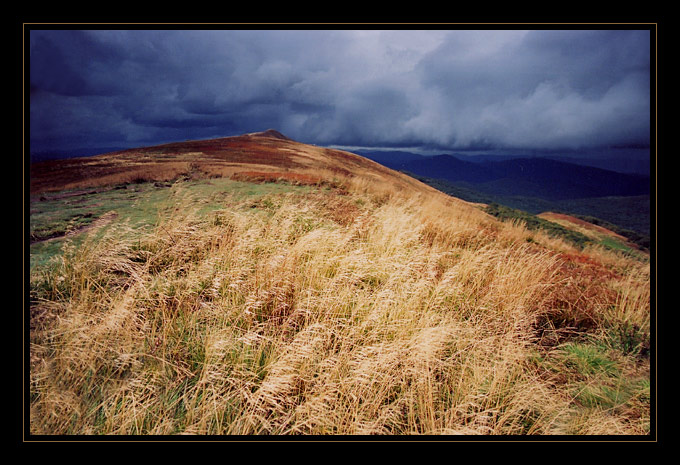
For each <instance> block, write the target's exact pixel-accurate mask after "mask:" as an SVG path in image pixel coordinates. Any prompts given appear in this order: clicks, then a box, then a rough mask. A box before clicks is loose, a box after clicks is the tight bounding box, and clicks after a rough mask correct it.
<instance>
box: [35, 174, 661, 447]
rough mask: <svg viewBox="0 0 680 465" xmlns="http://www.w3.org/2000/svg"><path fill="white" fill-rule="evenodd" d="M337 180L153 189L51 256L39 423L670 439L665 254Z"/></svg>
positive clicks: (39, 311)
mask: <svg viewBox="0 0 680 465" xmlns="http://www.w3.org/2000/svg"><path fill="white" fill-rule="evenodd" d="M338 176H339V175H338ZM336 181H337V182H336V183H335V185H334V187H329V186H305V187H296V186H292V185H289V184H285V183H277V184H272V183H266V184H252V183H247V182H236V181H231V180H228V179H211V180H196V181H180V182H177V183H176V184H175V185H174V186H173V187H171V188H165V189H156V188H152V187H151V186H150V185H144V184H140V185H139V187H140V190H139V192H138V193H137V195H138V197H137V198H136V199H129V200H130V202H132V203H130V204H126V203H125V202H122V201H121V203H120V204H117V205H116V209H117V211H118V213H119V215H118V216H117V217H116V218H115V220H114V221H112V222H110V223H108V224H106V225H104V226H102V227H101V228H99V229H96V230H95V229H93V230H90V231H87V232H86V233H83V234H82V235H80V236H74V238H72V239H70V240H68V241H66V245H65V246H64V247H63V249H62V250H61V251H60V252H59V255H55V256H54V258H53V259H52V260H44V261H41V262H40V264H38V263H37V262H36V266H34V267H33V269H32V274H31V308H30V310H31V354H30V355H31V357H30V359H31V366H30V368H31V369H30V375H31V389H30V390H31V395H30V407H31V431H32V432H33V433H45V434H177V433H188V434H470V435H473V434H628V435H631V434H647V433H648V432H649V422H650V417H649V410H650V380H649V359H648V350H649V337H650V326H649V310H650V308H649V304H650V302H649V292H650V283H649V264H648V263H643V262H640V261H637V260H633V259H631V258H627V257H625V256H622V255H617V254H613V253H611V252H608V251H606V250H603V249H601V248H596V247H587V248H586V249H585V250H579V249H577V248H575V247H574V246H572V245H570V244H569V243H566V242H564V241H562V240H560V239H557V238H553V237H550V236H548V235H547V234H544V233H541V232H540V231H538V232H533V231H528V230H527V229H526V228H525V227H524V226H523V225H519V224H513V223H510V222H505V223H502V222H499V221H497V220H496V219H494V218H492V217H490V216H488V215H486V214H485V213H483V212H482V211H480V210H479V209H478V208H475V207H473V206H471V205H468V204H465V203H464V202H460V201H457V200H456V199H452V198H448V197H446V196H444V195H441V194H440V195H438V194H437V193H436V192H429V191H427V190H422V191H419V192H420V193H416V192H414V191H410V190H408V189H406V188H405V187H402V188H399V189H398V188H395V187H394V186H395V185H394V184H389V185H387V184H382V183H377V182H376V181H375V178H374V177H372V176H370V173H367V175H366V176H354V177H352V178H345V177H341V176H339V177H338V180H336ZM111 192H113V191H111ZM96 195H103V193H102V194H96ZM111 195H113V194H111ZM93 200H94V198H93ZM118 200H120V199H118ZM110 201H111V202H112V203H113V202H115V201H116V200H114V199H112V200H110ZM95 203H97V202H95ZM101 203H103V204H105V203H106V202H104V201H102V202H101ZM140 208H143V209H145V210H143V211H142V210H139V209H140ZM158 213H160V214H158ZM151 218H153V220H151ZM76 237H77V238H78V241H79V242H78V243H75V238H76ZM529 238H531V241H529V240H528V239H529ZM35 245H38V244H34V246H35ZM34 254H35V255H36V256H38V255H39V254H40V252H39V251H38V250H35V251H34V249H32V258H33V255H34Z"/></svg>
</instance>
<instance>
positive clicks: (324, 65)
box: [29, 30, 650, 150]
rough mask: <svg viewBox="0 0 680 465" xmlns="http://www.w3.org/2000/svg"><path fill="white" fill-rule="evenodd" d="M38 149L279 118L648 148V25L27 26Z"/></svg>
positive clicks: (546, 143) (531, 143) (334, 132)
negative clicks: (130, 28)
mask: <svg viewBox="0 0 680 465" xmlns="http://www.w3.org/2000/svg"><path fill="white" fill-rule="evenodd" d="M29 47H30V49H29V53H30V86H31V92H30V121H31V125H30V139H31V148H32V150H50V149H53V150H65V149H69V148H77V147H104V146H135V145H144V144H152V143H160V142H166V141H175V140H183V139H198V138H208V137H221V136H228V135H236V134H242V133H246V132H253V131H260V130H264V129H267V128H276V129H278V130H280V131H281V132H283V133H284V134H286V135H288V136H289V137H292V138H294V139H297V140H300V141H304V142H309V143H316V144H322V145H331V144H333V145H354V146H358V145H362V146H429V147H441V148H452V149H456V148H480V147H490V148H491V147H492V148H534V149H541V148H579V147H588V146H607V145H627V144H637V145H639V144H648V143H649V137H650V31H628V30H606V31H577V30H573V31H539V30H535V31H493V30H484V31H467V30H452V31H410V30H395V31H388V30H384V31H345V30H328V31H324V30H305V31H275V30H267V31H264V30H233V31H229V30H219V31H189V30H186V31H179V30H178V31H160V30H159V31H156V30H153V31H143V30H135V31H123V30H111V31H104V30H97V31H76V30H71V31H69V30H63V31H43V30H34V31H31V33H30V43H29Z"/></svg>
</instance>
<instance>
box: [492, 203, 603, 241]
mask: <svg viewBox="0 0 680 465" xmlns="http://www.w3.org/2000/svg"><path fill="white" fill-rule="evenodd" d="M484 211H485V212H486V213H488V214H490V215H492V216H495V217H496V218H498V219H500V220H502V221H520V222H522V223H524V224H525V225H526V228H527V229H528V230H530V231H535V230H539V229H540V230H543V231H545V232H546V233H548V234H549V235H550V236H553V237H560V238H562V239H565V240H567V241H569V242H571V243H573V244H575V245H576V246H578V247H581V248H583V247H585V246H586V245H588V244H590V243H591V242H592V241H591V240H590V239H589V238H588V237H587V236H585V235H583V234H581V233H578V232H575V231H572V230H570V229H567V228H565V227H564V226H561V225H559V224H557V223H553V222H552V221H547V220H544V219H542V218H539V217H537V216H535V215H532V214H531V213H527V212H525V211H522V210H516V209H514V208H510V207H506V206H503V205H499V204H497V203H491V204H489V205H488V206H486V207H485V208H484Z"/></svg>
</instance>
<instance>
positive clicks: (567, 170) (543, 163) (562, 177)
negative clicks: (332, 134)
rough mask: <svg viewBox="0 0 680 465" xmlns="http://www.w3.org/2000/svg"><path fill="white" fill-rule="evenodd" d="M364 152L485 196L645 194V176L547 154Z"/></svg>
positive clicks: (395, 166) (565, 197)
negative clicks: (498, 157) (466, 156)
mask: <svg viewBox="0 0 680 465" xmlns="http://www.w3.org/2000/svg"><path fill="white" fill-rule="evenodd" d="M390 153H392V152H387V153H376V152H370V153H369V152H367V153H366V156H367V157H369V158H371V159H374V160H376V161H378V162H379V163H381V164H384V165H385V166H388V167H390V168H393V169H397V170H402V171H407V172H411V173H414V174H417V175H420V176H426V177H430V178H435V179H443V180H445V181H448V182H452V183H458V184H459V185H461V186H470V187H472V188H474V189H475V190H477V191H479V192H481V193H484V194H489V195H500V196H525V197H537V198H541V199H545V200H568V199H582V198H592V197H607V196H636V195H647V194H649V193H650V187H651V185H650V178H649V177H648V176H642V175H634V174H624V173H618V172H615V171H609V170H604V169H601V168H596V167H591V166H584V165H577V164H574V163H567V162H565V161H558V160H552V159H548V158H513V159H510V160H502V161H484V162H471V161H463V160H460V159H458V158H456V157H455V156H451V155H436V156H429V157H425V156H419V155H415V154H411V156H410V157H409V156H407V155H405V153H404V152H397V156H396V157H395V158H391V156H390Z"/></svg>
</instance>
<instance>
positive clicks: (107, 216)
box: [31, 211, 118, 244]
mask: <svg viewBox="0 0 680 465" xmlns="http://www.w3.org/2000/svg"><path fill="white" fill-rule="evenodd" d="M117 216H118V213H116V212H115V211H110V212H108V213H104V214H103V215H102V216H100V217H99V218H97V219H96V220H94V221H93V222H92V223H90V224H88V225H85V226H82V227H80V228H76V229H72V230H70V231H68V232H67V233H66V234H60V235H58V236H53V237H48V238H47V239H41V240H37V241H31V244H37V243H39V242H51V241H55V240H57V239H63V238H65V237H73V236H77V235H78V234H82V233H84V232H86V231H93V230H96V229H99V228H101V227H103V226H105V225H107V224H109V223H110V222H111V221H113V220H114V219H115V218H116V217H117Z"/></svg>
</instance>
